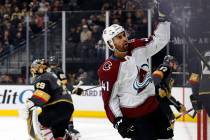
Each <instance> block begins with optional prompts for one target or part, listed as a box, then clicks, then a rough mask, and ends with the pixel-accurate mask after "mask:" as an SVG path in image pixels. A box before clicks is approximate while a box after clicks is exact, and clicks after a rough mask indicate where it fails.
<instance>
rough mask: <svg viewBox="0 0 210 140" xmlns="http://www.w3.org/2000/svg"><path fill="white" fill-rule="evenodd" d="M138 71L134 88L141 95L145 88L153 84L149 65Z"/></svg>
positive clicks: (144, 65) (142, 66)
mask: <svg viewBox="0 0 210 140" xmlns="http://www.w3.org/2000/svg"><path fill="white" fill-rule="evenodd" d="M137 69H138V75H137V77H136V79H135V81H134V83H133V88H134V89H135V90H138V93H140V92H141V91H142V90H143V89H144V88H145V87H147V86H148V85H149V83H151V82H152V77H151V76H150V73H149V66H148V65H147V64H143V65H141V67H140V69H139V68H138V67H137Z"/></svg>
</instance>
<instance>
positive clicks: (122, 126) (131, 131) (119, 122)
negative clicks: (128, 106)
mask: <svg viewBox="0 0 210 140" xmlns="http://www.w3.org/2000/svg"><path fill="white" fill-rule="evenodd" d="M114 128H116V129H117V130H118V133H119V134H120V135H121V136H122V137H123V138H131V137H132V136H134V135H135V134H136V127H135V125H133V124H131V123H130V122H129V121H128V120H126V119H125V118H123V117H118V118H116V119H115V123H114Z"/></svg>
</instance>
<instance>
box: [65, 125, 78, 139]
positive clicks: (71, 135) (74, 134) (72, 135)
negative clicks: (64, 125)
mask: <svg viewBox="0 0 210 140" xmlns="http://www.w3.org/2000/svg"><path fill="white" fill-rule="evenodd" d="M80 137H81V135H80V133H79V131H77V130H76V129H74V128H71V127H70V128H69V129H68V130H66V134H65V136H64V140H79V139H80Z"/></svg>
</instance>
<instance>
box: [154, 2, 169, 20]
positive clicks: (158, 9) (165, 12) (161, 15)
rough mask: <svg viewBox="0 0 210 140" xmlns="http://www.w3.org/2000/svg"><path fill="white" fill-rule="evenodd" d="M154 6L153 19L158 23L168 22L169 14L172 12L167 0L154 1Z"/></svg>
mask: <svg viewBox="0 0 210 140" xmlns="http://www.w3.org/2000/svg"><path fill="white" fill-rule="evenodd" d="M155 4H156V6H155V7H154V17H155V20H158V21H159V22H165V21H170V13H171V11H172V7H171V5H170V3H169V2H168V1H167V0H162V1H161V2H160V1H159V0H155Z"/></svg>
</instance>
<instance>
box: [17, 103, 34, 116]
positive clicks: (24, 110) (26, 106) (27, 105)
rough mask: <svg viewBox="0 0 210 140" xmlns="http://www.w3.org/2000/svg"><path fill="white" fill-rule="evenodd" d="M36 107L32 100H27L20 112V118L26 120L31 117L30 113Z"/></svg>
mask: <svg viewBox="0 0 210 140" xmlns="http://www.w3.org/2000/svg"><path fill="white" fill-rule="evenodd" d="M33 107H34V103H33V102H32V101H30V100H27V101H26V103H25V104H24V107H23V108H21V109H20V110H19V116H20V117H21V118H22V119H24V120H26V119H28V117H29V111H30V110H32V109H33Z"/></svg>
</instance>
